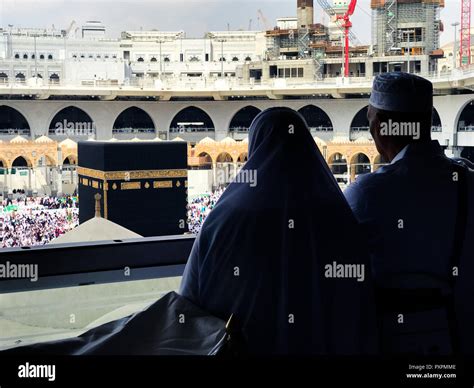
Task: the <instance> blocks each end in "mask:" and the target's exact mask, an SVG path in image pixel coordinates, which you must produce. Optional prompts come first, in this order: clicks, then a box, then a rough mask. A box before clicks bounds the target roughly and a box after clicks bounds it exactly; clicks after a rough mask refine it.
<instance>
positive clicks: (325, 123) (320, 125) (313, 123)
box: [298, 105, 334, 132]
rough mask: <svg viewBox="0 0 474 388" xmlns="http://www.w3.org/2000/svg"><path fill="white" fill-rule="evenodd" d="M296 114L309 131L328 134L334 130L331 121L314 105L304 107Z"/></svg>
mask: <svg viewBox="0 0 474 388" xmlns="http://www.w3.org/2000/svg"><path fill="white" fill-rule="evenodd" d="M298 112H299V113H301V115H302V116H303V117H304V119H305V120H306V123H307V124H308V127H309V128H310V129H311V130H316V131H328V132H332V131H333V130H334V128H333V125H332V122H331V119H330V118H329V116H328V115H327V113H326V112H325V111H323V110H322V109H321V108H319V107H317V106H315V105H306V106H304V107H302V108H301V109H299V110H298Z"/></svg>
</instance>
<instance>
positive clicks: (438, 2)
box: [371, 0, 444, 57]
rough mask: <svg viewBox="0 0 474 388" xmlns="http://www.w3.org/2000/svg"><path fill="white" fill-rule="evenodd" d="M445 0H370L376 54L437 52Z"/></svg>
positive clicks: (429, 53)
mask: <svg viewBox="0 0 474 388" xmlns="http://www.w3.org/2000/svg"><path fill="white" fill-rule="evenodd" d="M443 7H444V0H372V1H371V8H372V13H373V14H372V44H373V49H374V53H375V55H377V56H393V55H400V54H402V55H403V54H404V53H408V51H409V54H411V55H428V56H432V57H438V56H439V55H440V52H439V51H438V49H439V46H440V45H439V40H440V32H442V31H443V24H442V22H441V20H440V16H439V14H440V10H441V8H443Z"/></svg>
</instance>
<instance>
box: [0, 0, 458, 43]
mask: <svg viewBox="0 0 474 388" xmlns="http://www.w3.org/2000/svg"><path fill="white" fill-rule="evenodd" d="M445 2H446V7H445V8H444V9H443V10H442V11H441V19H442V20H443V22H444V26H445V32H444V33H442V35H441V43H442V44H444V43H448V42H452V41H453V40H454V29H453V27H452V26H451V24H452V23H453V22H455V21H460V14H461V0H446V1H445ZM316 3H317V0H315V4H316ZM259 9H261V10H262V12H263V14H264V16H265V18H266V19H267V20H268V22H269V23H268V24H269V25H270V27H273V26H274V25H275V20H276V19H277V18H278V17H282V16H296V0H129V1H122V0H95V1H90V0H0V26H1V27H4V28H6V27H7V26H8V25H9V24H12V25H14V26H15V27H40V28H51V27H52V26H53V25H54V26H55V27H56V28H57V29H67V28H68V26H69V25H70V23H71V22H72V21H73V20H75V21H76V22H77V24H78V25H79V26H80V25H82V24H83V23H84V22H86V21H87V20H100V21H102V22H103V23H104V24H105V26H106V28H107V35H108V36H109V37H111V38H118V37H119V36H120V32H121V31H125V30H140V29H144V30H147V29H157V30H161V31H167V30H168V31H178V30H184V31H185V32H186V34H187V36H188V37H202V36H203V35H204V33H205V32H207V31H221V30H227V28H228V25H229V27H230V29H244V30H247V29H248V28H249V23H250V20H251V19H252V23H251V26H252V29H254V30H256V29H264V25H263V22H262V21H260V22H259V20H258V16H257V12H258V10H259ZM321 21H324V22H325V23H327V21H328V17H326V16H323V11H322V9H321V8H320V7H319V5H315V22H321ZM352 22H353V25H354V27H353V31H354V33H355V34H356V35H357V36H358V38H359V40H360V41H361V42H362V43H365V44H370V40H371V28H370V25H371V9H370V0H359V1H358V6H357V8H356V11H355V14H354V16H353V18H352ZM458 39H459V38H458Z"/></svg>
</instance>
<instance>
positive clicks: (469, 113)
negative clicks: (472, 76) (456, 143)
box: [457, 100, 474, 132]
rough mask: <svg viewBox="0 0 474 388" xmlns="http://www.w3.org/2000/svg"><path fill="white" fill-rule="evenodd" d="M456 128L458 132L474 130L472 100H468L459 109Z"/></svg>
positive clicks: (473, 105)
mask: <svg viewBox="0 0 474 388" xmlns="http://www.w3.org/2000/svg"><path fill="white" fill-rule="evenodd" d="M457 130H458V132H474V100H471V101H469V102H468V103H467V104H466V105H465V106H464V108H463V109H462V110H461V114H460V115H459V119H458V122H457Z"/></svg>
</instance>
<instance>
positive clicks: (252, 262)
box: [181, 108, 376, 354]
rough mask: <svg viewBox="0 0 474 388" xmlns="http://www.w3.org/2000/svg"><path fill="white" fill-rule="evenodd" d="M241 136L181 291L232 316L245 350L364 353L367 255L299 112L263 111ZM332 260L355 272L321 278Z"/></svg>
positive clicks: (368, 320) (368, 311)
mask: <svg viewBox="0 0 474 388" xmlns="http://www.w3.org/2000/svg"><path fill="white" fill-rule="evenodd" d="M250 136H251V138H250V145H249V161H248V162H247V164H246V165H245V167H244V168H243V169H242V171H241V172H240V173H239V176H238V177H237V179H236V182H239V183H236V182H234V183H232V184H231V185H230V186H229V188H228V189H227V190H226V191H225V193H224V194H223V196H222V198H221V199H220V200H219V202H218V203H217V205H216V207H215V208H214V210H213V211H212V212H211V214H210V215H209V217H208V218H207V220H206V221H205V223H204V226H203V228H202V231H201V233H200V235H199V236H198V238H197V241H196V243H195V246H194V248H193V251H192V253H191V256H190V259H189V263H188V266H187V268H186V271H185V275H184V277H183V284H182V288H181V293H182V294H183V295H184V296H185V297H187V298H189V299H191V300H192V301H194V302H195V303H196V304H198V305H200V306H201V307H203V308H204V309H206V310H208V311H209V312H211V313H213V314H215V315H217V316H220V317H222V318H224V319H227V318H229V317H230V315H231V314H234V315H235V316H236V317H237V320H238V322H239V323H240V324H241V325H242V327H243V331H244V334H245V335H246V337H247V341H248V346H249V350H250V351H251V352H253V353H271V354H310V353H312V354H328V353H329V354H331V353H332V354H335V353H336V354H353V353H366V352H372V351H373V350H374V338H375V334H376V333H375V318H374V315H373V311H372V308H373V300H372V298H373V296H372V294H371V292H372V288H371V282H370V277H369V272H370V270H369V266H368V265H367V260H368V256H367V254H366V250H365V246H364V244H363V239H362V237H361V236H360V234H359V231H358V227H357V225H356V221H355V219H354V217H353V216H352V213H351V211H350V209H349V207H348V205H347V203H346V202H345V200H344V198H343V196H342V193H341V191H340V189H339V187H338V186H337V184H336V182H335V181H334V178H333V177H332V174H331V173H330V171H329V169H328V167H327V165H326V164H325V162H324V160H323V158H322V156H321V154H320V153H319V151H318V149H317V147H316V145H315V143H314V140H313V139H312V137H311V135H310V133H309V131H308V129H307V126H306V124H305V122H304V120H303V119H302V118H301V116H299V114H297V113H296V112H294V111H292V110H289V109H284V108H278V109H270V110H268V111H265V112H263V113H262V114H260V115H259V116H258V117H257V118H256V119H255V121H254V123H253V124H252V128H251V135H250ZM249 177H254V178H256V179H252V180H251V181H250V180H247V181H246V179H245V178H249ZM338 264H339V265H342V266H343V267H340V268H352V269H356V268H358V269H359V270H360V271H359V273H360V274H361V276H364V278H363V279H361V276H359V278H356V277H346V278H341V277H331V276H329V275H331V273H329V272H328V271H329V269H332V268H336V267H335V266H334V265H336V266H337V265H338ZM362 269H364V272H361V271H362ZM354 273H357V271H355V272H354ZM334 275H336V274H334ZM343 275H344V273H343ZM346 275H347V274H346Z"/></svg>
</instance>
